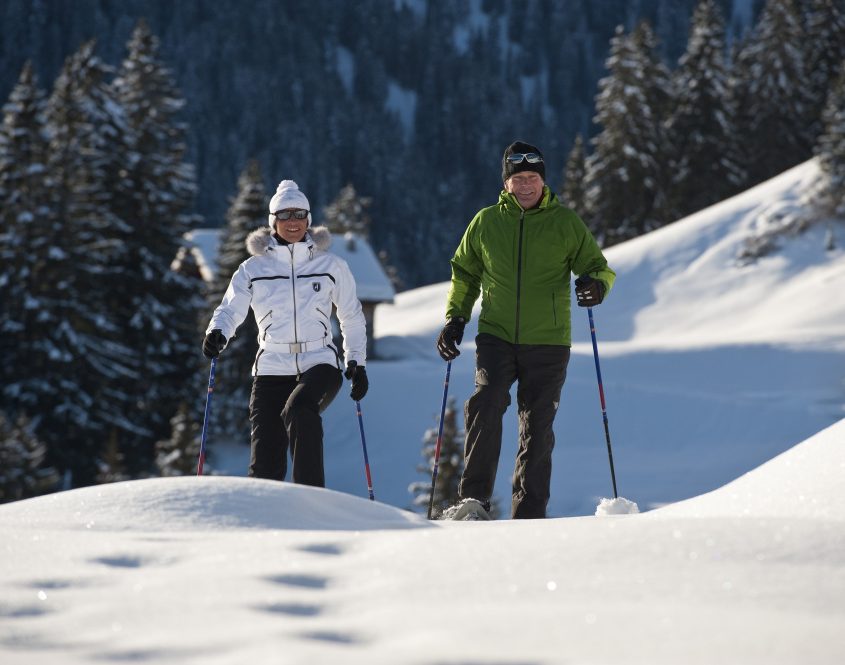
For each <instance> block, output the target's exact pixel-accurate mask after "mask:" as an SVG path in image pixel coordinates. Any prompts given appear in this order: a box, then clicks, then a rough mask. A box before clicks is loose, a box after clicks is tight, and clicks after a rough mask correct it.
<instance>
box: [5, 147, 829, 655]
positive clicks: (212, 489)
mask: <svg viewBox="0 0 845 665" xmlns="http://www.w3.org/2000/svg"><path fill="white" fill-rule="evenodd" d="M816 175H817V166H816V164H815V163H814V162H808V163H806V164H804V165H801V166H799V167H796V168H795V169H793V170H791V171H788V172H786V173H785V174H783V175H781V176H780V177H779V178H776V179H774V180H772V181H770V182H768V183H764V184H763V185H761V186H759V187H757V188H755V189H753V190H749V191H748V192H746V193H744V194H742V195H740V196H738V197H735V198H733V199H730V200H728V201H725V202H723V203H721V204H719V205H717V206H714V207H713V208H710V209H708V210H706V211H702V212H701V213H698V214H696V215H693V216H691V217H689V218H686V219H684V220H681V221H679V222H677V223H676V224H673V225H671V226H670V227H666V228H664V229H661V230H659V231H656V232H654V233H652V234H649V235H648V236H644V237H642V238H638V239H635V240H633V241H630V242H628V243H624V244H622V245H619V246H616V247H613V248H610V249H609V250H607V252H606V254H607V257H608V260H609V262H610V264H611V266H613V267H614V268H615V269H616V270H617V273H618V279H617V284H616V286H615V288H614V290H613V292H612V293H611V294H610V296H609V297H608V300H607V301H606V302H605V303H603V304H602V305H600V306H599V307H596V308H595V310H594V313H595V317H596V328H597V334H598V338H599V352H600V354H601V362H602V374H603V378H604V384H605V391H606V396H607V406H608V416H609V424H610V431H611V436H612V442H613V452H614V461H615V467H616V475H617V481H618V484H619V494H620V496H621V497H623V498H625V499H627V500H629V501H632V502H636V503H637V505H638V506H639V509H640V511H641V512H640V513H638V514H622V515H608V514H605V513H606V511H602V510H598V507H599V506H601V505H602V500H603V499H607V498H608V497H609V496H610V492H611V486H610V474H609V469H608V462H607V452H606V447H605V441H604V430H603V427H602V422H601V414H600V409H599V402H598V392H597V388H596V379H595V372H594V365H593V357H592V349H591V346H590V344H589V331H588V329H587V324H586V315H585V314H584V313H583V311H581V310H578V309H577V308H576V311H574V312H573V317H574V325H573V327H574V329H575V333H576V334H575V340H574V342H575V343H574V347H573V357H572V361H571V363H570V367H569V374H568V378H567V384H566V387H565V388H564V395H563V398H562V404H561V410H560V412H559V414H558V418H557V422H556V433H557V436H558V446H557V448H556V450H555V457H554V473H553V484H552V501H551V504H550V515H551V518H550V519H547V520H526V521H511V520H507V519H503V520H496V521H493V522H468V523H458V522H429V521H427V520H426V519H425V518H424V516H422V515H418V514H415V513H412V512H409V511H408V510H405V508H407V507H408V505H410V499H411V497H410V494H408V491H407V486H408V484H409V483H410V482H414V481H420V480H425V476H424V475H421V474H420V473H417V472H416V471H415V466H416V465H417V464H419V463H421V462H422V458H421V457H420V449H421V445H422V444H421V439H422V437H423V435H424V433H425V430H426V429H427V428H430V427H436V424H437V416H438V414H439V406H440V401H441V399H442V394H443V378H444V370H445V364H444V363H443V362H442V361H441V360H440V359H439V357H438V356H436V354H435V352H434V349H433V344H434V339H435V337H436V334H437V331H438V330H439V328H440V326H441V324H442V311H443V306H444V303H445V294H446V290H447V288H448V285H446V284H437V285H432V286H429V287H425V288H422V289H417V290H415V291H410V292H405V293H402V294H399V296H397V299H396V303H395V305H393V306H390V307H386V308H381V309H380V311H379V313H378V315H377V321H376V327H377V330H378V331H379V332H378V335H379V338H378V339H377V348H378V349H379V353H380V354H381V355H382V359H380V360H373V361H371V362H369V363H368V373H369V374H370V376H371V391H370V393H369V394H368V395H367V397H366V398H365V399H364V400H363V401H362V409H363V414H364V421H365V429H366V432H367V446H368V452H369V460H370V465H371V467H372V473H373V484H374V491H375V496H376V499H377V500H376V501H369V500H368V499H367V498H366V497H367V488H366V481H365V474H364V467H363V456H362V447H361V440H360V436H359V431H358V426H357V419H356V415H355V409H354V406H353V402H352V401H351V400H349V399H348V397H346V396H345V395H344V394H343V393H342V394H341V395H340V396H339V397H338V398H337V399H336V400H335V403H334V404H333V405H332V406H331V407H330V408H329V409H328V410H327V411H326V413H325V414H324V418H325V429H326V469H327V485H328V489H317V488H309V487H300V486H296V485H292V484H290V483H277V482H272V481H261V480H254V479H247V478H244V477H243V473H244V469H245V465H246V453H245V451H244V449H243V448H242V447H238V446H235V445H232V444H231V443H227V442H221V441H217V440H215V438H214V436H213V433H212V434H211V438H210V440H209V452H210V454H211V458H210V460H209V465H210V466H212V467H213V468H215V469H216V470H217V472H218V473H221V474H222V473H228V474H230V475H215V476H206V477H203V478H196V477H184V478H167V479H150V480H136V481H128V482H124V483H114V484H110V485H100V486H96V487H89V488H82V489H77V490H71V491H68V492H60V493H56V494H52V495H49V496H45V497H40V498H36V499H29V500H26V501H19V502H15V503H10V504H5V505H2V506H0V552H2V554H0V580H2V587H1V588H2V594H0V662H2V663H3V664H4V665H16V664H17V663H25V664H30V663H56V662H61V663H63V664H65V663H69V664H74V663H97V662H113V663H120V662H141V663H157V664H158V663H180V664H185V663H192V662H197V663H199V662H202V663H203V665H215V664H217V663H238V664H240V663H271V662H272V663H274V664H276V663H309V664H313V663H334V662H342V663H408V664H412V665H415V664H419V665H459V664H460V665H475V664H482V663H483V664H491V665H535V664H536V665H539V664H546V663H548V664H557V663H571V664H580V663H583V664H604V663H614V664H625V663H631V664H635V663H648V664H649V665H652V664H661V663H666V664H667V665H668V664H670V663H671V664H676V663H691V664H696V663H702V664H703V663H715V662H718V663H728V664H730V663H737V664H740V663H742V664H748V663H766V664H767V665H769V664H775V663H791V664H793V663H812V664H826V663H831V664H833V663H840V662H842V657H843V652H845V635H843V633H842V630H841V628H842V626H843V625H845V623H843V620H844V619H845V609H843V608H845V499H843V496H844V495H843V490H842V487H843V483H842V480H843V473H845V446H843V445H842V443H843V438H845V418H843V415H845V414H843V405H845V390H843V378H845V371H843V370H845V362H843V360H845V338H843V335H842V332H843V324H844V323H845V299H842V298H838V297H835V294H841V293H843V292H845V257H844V256H843V250H842V249H841V248H838V249H834V250H826V249H825V234H826V225H824V224H820V225H818V226H817V227H814V228H812V229H810V230H809V231H807V232H806V233H804V234H802V235H799V236H795V237H790V238H787V239H785V240H783V241H782V243H781V246H780V247H779V249H778V250H777V251H776V252H774V253H772V254H771V255H769V256H768V257H765V258H763V259H761V260H759V261H758V262H756V263H754V264H747V265H746V264H743V263H742V262H740V261H738V260H737V258H736V257H737V255H738V253H739V251H740V250H741V248H742V246H743V242H744V240H745V239H746V238H748V237H749V235H751V234H754V233H758V232H760V231H762V230H765V229H766V228H770V227H771V226H772V225H776V224H782V223H783V222H784V220H788V219H790V218H791V217H793V216H794V215H796V214H799V213H800V211H801V201H802V197H803V196H804V195H805V193H806V192H807V190H808V189H809V187H810V186H811V184H812V182H813V181H814V179H815V177H816ZM841 229H842V227H841V224H840V225H839V226H838V230H839V231H840V232H841ZM839 243H840V244H842V243H845V238H840V239H839ZM579 319H580V320H581V323H583V326H581V327H580V328H579V325H578V321H579ZM472 326H474V323H473V322H471V323H470V327H468V330H467V335H466V336H465V341H464V343H463V345H462V350H463V354H462V355H461V356H460V357H459V358H458V359H457V360H456V361H455V362H454V363H453V369H452V381H451V383H450V391H451V394H453V395H454V396H455V398H456V400H457V403H458V404H459V405H460V404H461V403H462V402H463V401H464V400H465V399H466V398H467V397H468V396H469V394H470V392H471V390H472V372H473V364H472V350H473V348H472V347H473V342H472V339H473V335H474V331H473V330H472V329H471V328H472ZM579 330H580V333H579ZM387 358H390V359H387ZM224 361H225V359H224V358H223V359H221V362H224ZM505 432H506V439H507V441H506V443H505V445H503V452H502V458H501V463H500V473H499V478H498V479H497V487H496V495H497V498H499V499H500V500H501V501H503V502H504V503H505V504H506V502H507V498H508V494H509V476H510V474H511V471H512V468H513V456H514V453H515V441H514V439H515V435H516V420H515V416H514V414H513V408H512V409H511V410H510V411H509V413H508V416H507V417H506V421H505ZM428 478H429V479H430V475H429V476H428ZM597 512H598V513H599V514H598V515H597V514H596V513H597Z"/></svg>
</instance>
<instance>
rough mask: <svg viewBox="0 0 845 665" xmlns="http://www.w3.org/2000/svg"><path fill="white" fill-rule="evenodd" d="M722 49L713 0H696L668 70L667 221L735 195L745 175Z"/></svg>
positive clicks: (718, 13)
mask: <svg viewBox="0 0 845 665" xmlns="http://www.w3.org/2000/svg"><path fill="white" fill-rule="evenodd" d="M725 48H726V47H725V28H724V20H723V18H722V14H721V10H720V9H719V7H718V5H717V4H716V2H715V1H714V0H702V2H701V3H699V5H698V7H697V8H696V10H695V13H694V14H693V17H692V24H691V27H690V36H689V41H688V42H687V50H686V52H685V53H684V55H683V56H682V57H681V59H680V62H679V63H678V69H677V70H676V71H675V72H674V85H673V90H674V91H675V97H674V104H673V105H672V110H671V112H670V115H669V118H668V121H667V123H666V135H667V143H668V145H669V146H671V151H672V156H671V160H670V168H669V174H670V187H669V210H670V218H671V219H678V218H680V217H684V216H686V215H688V214H690V213H692V212H695V211H696V210H701V209H702V208H705V207H707V206H708V205H711V204H713V203H715V202H717V201H721V200H722V199H725V198H727V197H728V196H730V195H732V194H735V193H736V192H737V191H739V188H740V187H741V185H742V183H743V182H744V179H745V177H744V174H743V172H742V169H741V167H740V166H739V163H738V162H739V160H738V158H737V156H736V153H735V141H736V130H735V127H734V112H733V109H732V107H731V106H730V104H729V81H728V72H727V70H726V65H725Z"/></svg>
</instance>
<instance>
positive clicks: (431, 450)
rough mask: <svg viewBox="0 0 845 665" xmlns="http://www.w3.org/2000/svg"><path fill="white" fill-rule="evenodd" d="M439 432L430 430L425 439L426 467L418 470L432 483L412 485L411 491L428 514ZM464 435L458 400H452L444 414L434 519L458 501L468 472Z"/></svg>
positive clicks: (417, 504) (415, 502) (419, 505)
mask: <svg viewBox="0 0 845 665" xmlns="http://www.w3.org/2000/svg"><path fill="white" fill-rule="evenodd" d="M438 429H439V426H438V428H431V429H428V430H426V432H425V434H424V435H423V439H422V441H423V449H422V456H423V458H424V459H425V461H426V463H425V464H420V465H419V466H417V471H419V472H420V473H421V474H423V475H428V478H429V481H428V482H417V483H412V484H411V486H410V487H409V488H408V489H409V491H410V492H411V494H412V495H413V497H414V499H413V502H412V503H413V505H414V506H416V507H418V508H420V509H421V510H422V511H424V512H427V511H428V505H429V501H430V500H431V475H432V470H433V468H434V455H435V451H436V448H437V432H438ZM463 448H464V432H463V430H461V429H459V427H458V419H457V410H456V408H455V400H454V399H450V400H449V401H448V402H447V404H446V410H445V412H444V414H443V438H442V440H441V442H440V463H439V465H438V467H437V480H436V482H435V486H434V503H433V508H432V515H433V516H437V515H439V514H440V513H442V512H443V511H444V510H445V509H446V508H448V507H449V506H451V505H454V504H455V503H457V501H458V484H459V482H460V480H461V473H462V472H463V468H464V455H463Z"/></svg>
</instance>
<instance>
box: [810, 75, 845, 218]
mask: <svg viewBox="0 0 845 665" xmlns="http://www.w3.org/2000/svg"><path fill="white" fill-rule="evenodd" d="M840 72H841V73H840V75H839V79H838V81H837V82H836V84H835V85H834V86H833V87H832V88H831V90H830V94H829V95H828V101H827V104H826V105H825V109H824V113H823V114H822V122H823V127H824V130H823V132H822V135H821V136H820V137H819V140H818V143H817V145H816V154H817V155H818V158H819V163H820V165H821V169H822V174H823V178H824V181H825V182H824V187H823V190H822V194H821V196H820V200H819V205H820V207H821V208H822V210H823V212H824V213H826V214H828V215H831V216H833V215H835V216H838V217H845V62H843V66H842V67H841V70H840Z"/></svg>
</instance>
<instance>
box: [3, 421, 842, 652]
mask: <svg viewBox="0 0 845 665" xmlns="http://www.w3.org/2000/svg"><path fill="white" fill-rule="evenodd" d="M844 436H845V420H843V421H840V422H839V423H837V424H835V425H833V426H832V427H830V428H828V429H826V430H824V431H822V432H820V433H819V434H817V435H815V436H814V437H812V438H811V439H810V440H808V441H804V442H803V443H800V444H799V445H797V446H795V447H794V448H792V449H791V450H790V451H789V452H788V453H786V454H784V455H782V456H781V457H779V458H777V459H775V460H772V461H771V462H769V463H767V464H765V465H763V466H761V467H760V468H758V469H755V470H754V471H753V472H751V473H749V474H748V475H747V476H745V477H744V478H741V479H738V480H737V481H736V482H734V483H731V484H730V485H728V486H726V487H724V488H721V489H719V490H717V491H714V492H713V493H711V494H709V495H706V496H702V497H697V498H695V499H691V500H690V501H686V502H683V503H680V504H676V505H673V506H667V507H665V508H662V509H659V510H655V511H651V512H649V513H645V514H642V515H625V516H616V517H603V518H597V517H580V518H568V519H550V520H545V521H523V522H511V521H498V522H487V523H444V522H427V521H426V520H424V519H423V518H421V517H419V516H416V515H412V514H410V513H405V512H404V511H401V510H399V509H396V508H393V507H390V506H385V505H382V504H379V503H372V502H370V501H367V500H366V499H361V498H358V497H353V496H349V495H345V494H340V493H337V492H334V491H332V490H323V489H316V488H310V487H302V486H296V485H291V484H283V483H274V482H271V481H260V480H248V479H245V478H220V477H216V478H202V479H197V478H175V479H155V480H144V481H131V482H125V483H115V484H112V485H105V486H98V487H91V488H85V489H80V490H73V491H70V492H63V493H59V494H55V495H51V496H47V497H41V498H38V499H31V500H26V501H19V502H16V503H12V504H6V505H3V506H0V538H2V542H3V543H4V550H3V555H2V556H0V579H2V580H3V595H2V598H0V661H2V662H3V663H4V664H8V665H29V664H35V663H39V664H40V663H53V662H61V663H66V664H68V665H74V664H76V663H90V662H125V661H132V662H141V663H146V662H149V663H157V664H161V665H167V664H170V663H179V664H180V665H190V664H191V663H203V665H217V664H227V665H228V664H235V663H246V662H249V663H270V662H273V663H277V662H282V663H292V664H299V663H334V662H342V663H350V664H356V663H390V664H393V663H404V664H408V665H430V664H432V663H491V664H506V663H508V664H510V663H514V664H515V663H520V664H531V665H545V664H548V665H556V664H558V663H570V664H574V665H577V664H587V663H616V664H618V665H625V664H629V663H630V664H635V663H649V664H650V665H662V664H664V663H665V664H667V665H668V664H672V665H674V664H676V663H690V664H693V665H695V664H699V663H700V664H705V663H706V664H709V663H716V662H718V663H725V664H727V665H732V664H736V665H740V664H742V665H746V664H748V663H764V662H765V663H767V665H777V664H781V663H782V664H794V663H814V664H819V665H825V664H830V665H833V663H838V662H839V659H840V657H841V654H842V652H843V649H845V637H843V635H842V631H841V626H842V622H843V619H845V613H844V612H843V609H842V608H843V605H844V604H845V603H843V601H845V555H844V554H843V553H845V530H843V528H842V525H843V522H845V505H843V503H842V492H841V477H842V472H843V470H845V448H844V447H843V446H842V445H841V441H842V439H843V437H844ZM785 479H788V482H789V484H790V485H791V487H787V491H786V492H784V491H783V490H784V485H783V483H784V480H785ZM819 479H821V482H820V481H819ZM837 480H838V481H840V482H837ZM792 490H795V491H792ZM744 508H747V509H748V510H744ZM454 617H471V620H472V626H473V627H474V628H473V629H469V628H467V625H466V620H463V621H462V622H458V623H456V620H455V619H454ZM475 627H478V628H475Z"/></svg>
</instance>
